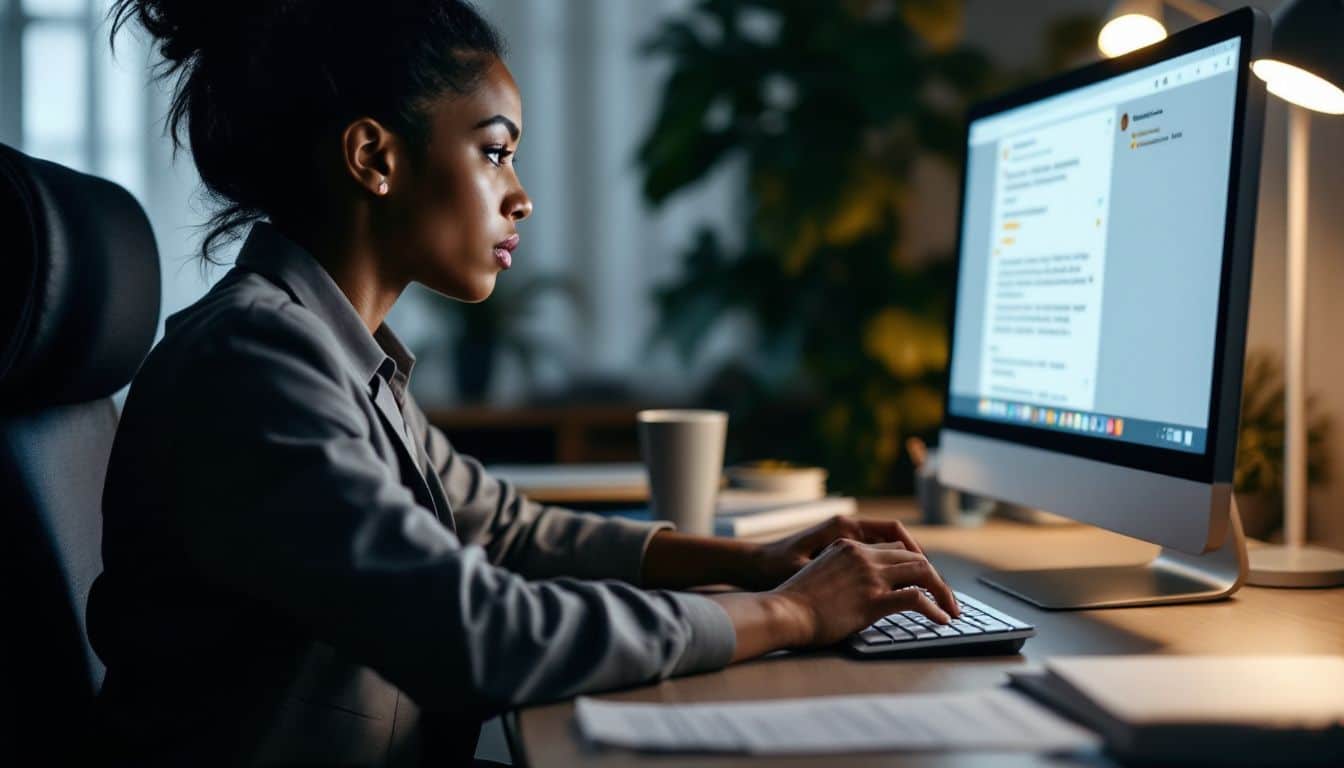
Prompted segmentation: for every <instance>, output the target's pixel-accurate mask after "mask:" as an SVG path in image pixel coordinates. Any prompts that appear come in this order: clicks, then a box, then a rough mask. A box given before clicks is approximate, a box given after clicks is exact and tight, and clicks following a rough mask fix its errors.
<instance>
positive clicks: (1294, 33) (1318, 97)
mask: <svg viewBox="0 0 1344 768" xmlns="http://www.w3.org/2000/svg"><path fill="white" fill-rule="evenodd" d="M1253 68H1254V69H1255V73H1256V74H1257V75H1259V76H1260V78H1261V79H1263V80H1264V81H1265V82H1266V84H1267V85H1268V87H1269V91H1270V92H1271V93H1273V94H1274V95H1276V96H1279V97H1280V98H1283V99H1285V100H1287V101H1291V102H1293V103H1294V104H1298V105H1299V106H1303V107H1306V108H1308V109H1312V110H1315V111H1317V112H1328V113H1331V114H1342V113H1344V0H1289V2H1286V3H1284V4H1283V5H1282V6H1281V7H1280V8H1279V10H1278V11H1276V12H1275V13H1274V45H1273V49H1272V53H1271V54H1270V56H1269V57H1268V58H1266V59H1260V60H1259V61H1256V62H1255V63H1254V65H1253Z"/></svg>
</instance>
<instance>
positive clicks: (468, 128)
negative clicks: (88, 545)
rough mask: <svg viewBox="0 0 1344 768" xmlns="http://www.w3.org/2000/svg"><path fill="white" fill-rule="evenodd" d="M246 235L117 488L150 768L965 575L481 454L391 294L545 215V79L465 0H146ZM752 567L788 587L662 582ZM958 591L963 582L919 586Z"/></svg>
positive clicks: (674, 665)
mask: <svg viewBox="0 0 1344 768" xmlns="http://www.w3.org/2000/svg"><path fill="white" fill-rule="evenodd" d="M112 13H113V18H114V25H113V35H114V36H115V34H116V30H117V29H119V28H120V27H122V26H123V25H125V24H126V23H128V22H131V21H138V22H139V23H140V24H141V25H142V26H143V27H144V28H145V29H147V30H148V32H149V33H150V34H151V35H152V36H153V37H154V38H156V39H157V41H158V46H159V50H160V51H161V53H162V54H163V56H164V57H165V60H166V65H167V68H168V69H167V72H166V73H165V75H166V76H173V77H176V86H177V88H176V92H175V98H174V101H173V104H172V109H171V113H170V129H171V131H172V133H173V135H174V137H175V138H179V137H180V136H181V134H182V133H183V132H185V134H186V136H187V137H188V139H189V144H190V149H191V152H192V157H193V159H194V161H195V163H196V166H197V168H198V169H199V171H200V175H201V178H202V180H203V182H204V185H205V187H206V189H207V190H208V191H209V192H210V193H211V194H212V195H213V197H214V198H215V199H216V200H217V201H218V202H219V203H220V206H221V207H220V208H219V210H218V211H217V212H216V213H215V215H214V216H213V218H212V221H211V224H212V228H211V232H210V234H209V236H208V237H207V238H206V241H205V245H204V251H205V255H206V257H207V258H208V257H209V256H210V254H211V249H212V248H213V247H214V246H215V245H216V244H218V243H219V242H220V241H221V238H223V239H228V238H230V237H236V236H240V235H241V228H242V227H244V226H246V225H251V229H250V232H249V233H248V234H247V236H246V241H245V243H244V245H243V248H242V251H241V254H240V256H239V257H238V262H237V265H236V266H235V267H234V268H233V269H232V270H231V271H230V272H229V273H228V274H227V275H226V276H225V277H224V278H223V279H222V280H221V281H220V282H219V283H218V284H217V285H216V286H214V288H213V289H212V290H211V291H210V292H209V294H208V295H207V296H205V297H204V298H203V299H201V300H200V301H199V302H197V303H196V304H195V305H193V306H192V307H190V308H188V309H186V310H184V311H182V312H180V313H178V314H176V315H174V316H173V317H171V318H169V320H168V322H167V327H166V333H165V335H164V338H163V340H162V341H161V342H160V343H159V345H158V346H157V347H156V348H155V350H154V351H153V352H152V353H151V355H150V356H149V358H148V360H147V361H146V362H145V364H144V366H143V368H142V369H141V371H140V373H139V374H138V376H137V377H136V380H135V382H134V384H133V385H132V388H131V391H130V395H129V397H128V399H127V402H126V407H125V409H124V412H123V416H122V421H121V426H120V428H119V431H118V434H117V440H116V444H115V447H114V449H113V457H112V462H111V465H110V468H109V473H108V479H107V485H106V489H105V494H104V517H105V531H104V561H105V566H106V570H105V573H104V574H103V575H102V576H101V577H100V578H99V580H98V582H97V584H96V586H95V588H94V592H93V594H92V596H91V598H90V607H89V625H90V635H91V639H92V641H93V643H94V646H95V648H96V650H97V651H98V653H99V655H100V656H101V658H102V659H103V660H104V661H105V662H106V664H107V668H108V672H107V679H106V683H105V686H104V691H103V695H102V699H101V705H102V706H101V709H102V715H103V716H102V722H103V724H104V737H105V739H106V744H107V750H108V751H109V752H110V753H111V754H115V755H116V756H117V757H118V758H120V759H123V760H124V761H126V762H130V763H134V764H146V763H152V762H155V761H157V762H162V763H168V764H177V763H190V764H201V763H227V764H240V763H241V764H254V763H273V762H287V763H305V764H336V763H338V764H342V765H365V764H370V765H383V764H394V763H398V764H399V763H401V762H404V761H408V760H409V761H414V760H416V759H420V758H424V757H425V756H427V755H430V756H432V755H436V754H437V755H443V756H446V757H448V758H452V759H457V760H469V759H470V755H471V754H472V750H473V748H474V745H475V739H476V733H477V729H478V726H479V723H480V721H481V720H482V719H483V718H486V717H489V716H491V715H492V714H493V713H497V712H499V711H501V710H504V709H507V708H509V707H513V706H517V705H520V704H525V703H528V702H535V701H542V700H546V699H554V698H561V697H567V696H572V695H574V694H577V693H581V692H584V691H591V690H598V689H603V688H612V687H616V686H623V685H633V684H638V683H646V682H650V681H654V680H657V679H659V678H662V677H664V676H667V675H675V674H683V673H691V672H698V671H702V670H710V669H715V668H718V667H721V666H723V665H725V664H727V663H730V662H733V661H740V660H742V659H748V658H751V657H754V656H758V655H760V654H763V653H766V652H768V651H772V650H775V649H780V648H801V647H808V646H818V645H825V644H828V643H833V642H835V641H837V640H840V639H841V638H843V637H845V636H846V635H847V634H849V633H851V632H853V631H855V630H857V629H859V628H860V627H862V626H864V625H866V624H868V623H869V622H871V621H873V620H875V619H876V618H877V617H879V616H882V615H885V614H889V613H892V612H894V611H898V610H906V609H917V610H920V611H922V612H924V613H925V614H927V615H929V616H931V617H933V618H935V619H937V620H939V621H946V620H947V619H948V616H947V613H946V612H945V611H951V612H955V611H956V608H955V601H954V600H953V599H952V597H951V593H950V591H949V590H948V589H947V587H946V586H945V585H944V584H943V583H942V581H941V580H940V579H939V578H938V576H937V574H936V573H935V572H934V570H933V568H932V567H931V566H930V565H929V563H928V561H927V560H926V559H925V558H924V557H923V555H922V554H921V553H920V551H919V548H918V546H917V545H916V544H915V542H914V541H913V540H911V539H910V538H909V536H908V535H906V534H905V532H904V531H903V530H902V529H901V527H900V526H899V525H898V524H894V523H892V524H879V523H872V522H869V523H859V522H854V521H850V520H836V521H832V522H830V523H827V524H825V525H822V526H819V527H817V528H815V529H813V530H811V531H808V532H806V533H803V534H800V535H798V536H793V537H790V538H788V539H784V540H782V541H778V542H775V543H773V544H769V545H763V546H754V545H750V544H746V543H742V542H736V541H721V540H715V539H708V538H698V537H693V536H685V535H681V534H678V533H676V532H674V531H671V530H668V529H667V528H666V527H665V526H659V525H643V524H635V523H631V522H626V521H619V520H605V519H602V518H599V517H595V516H591V515H585V514H578V513H574V512H569V511H566V510H561V509H556V508H552V507H544V506H541V505H538V504H536V503H533V502H530V501H528V500H527V499H525V498H523V497H521V496H519V495H518V494H517V493H516V492H515V491H514V490H513V489H512V488H511V487H510V486H509V485H508V484H507V483H503V482H500V481H497V480H495V479H494V478H491V477H490V476H489V475H488V474H486V473H485V472H484V471H483V470H482V468H481V466H480V465H479V464H478V463H477V462H475V461H474V460H472V459H470V458H468V457H465V456H462V455H460V454H457V453H456V452H454V450H453V448H452V446H451V445H450V444H449V442H448V440H447V439H446V438H445V437H444V435H443V434H442V433H441V432H440V431H439V430H437V429H435V428H434V427H432V426H430V425H429V424H428V423H427V422H426V420H425V416H424V414H423V413H422V412H421V410H420V409H419V407H418V406H417V405H416V404H415V402H414V400H413V399H412V398H411V396H410V394H409V393H408V391H407V382H408V380H409V377H410V375H411V369H412V367H413V365H414V358H413V357H412V356H411V354H410V353H409V352H408V351H407V350H406V349H405V347H403V346H402V344H401V343H400V342H399V341H398V340H397V337H396V336H395V335H393V333H392V331H391V330H390V329H388V327H387V326H386V325H384V324H383V319H384V317H385V316H386V315H387V312H388V310H389V309H390V308H391V307H392V305H393V303H394V302H395V301H396V300H397V297H398V296H399V295H400V294H401V293H402V291H403V290H404V289H405V288H406V286H407V285H408V284H409V283H411V282H413V281H414V282H418V283H421V284H423V285H426V286H428V287H430V288H431V289H433V290H435V291H438V292H440V293H442V294H445V295H447V296H450V297H452V298H455V299H459V300H462V301H468V302H476V301H482V300H485V299H486V298H487V297H488V296H489V295H490V292H491V290H492V289H493V287H494V285H495V280H496V279H497V278H498V276H499V274H500V272H502V271H504V270H507V269H508V268H509V267H510V265H511V264H512V262H513V256H514V251H515V249H516V248H517V247H518V244H519V239H518V233H517V225H518V223H519V222H520V221H522V220H523V219H525V218H526V217H527V216H528V214H529V213H531V211H532V201H531V200H530V199H528V196H527V193H526V192H525V191H524V189H523V187H522V185H521V184H520V183H519V180H518V177H517V175H516V174H515V172H514V167H513V162H512V158H513V155H514V153H515V152H516V151H517V147H518V142H519V140H520V138H521V135H522V128H523V116H522V104H521V102H520V98H519V93H518V88H517V86H516V85H515V84H514V81H513V78H512V77H511V75H510V74H509V70H508V69H507V67H505V65H504V63H503V61H502V59H501V57H500V44H499V41H498V39H497V38H496V36H495V34H494V32H493V31H492V30H491V29H490V27H489V26H488V25H487V24H486V23H485V22H484V21H483V20H482V19H481V18H480V17H479V16H478V15H477V14H476V12H475V11H474V10H473V9H472V8H471V7H470V6H468V5H466V4H465V3H463V2H460V1H459V0H384V1H383V2H381V3H378V4H375V5H372V6H370V5H368V4H365V3H358V2H354V0H339V1H338V2H332V0H289V1H288V2H279V1H278V0H277V1H275V2H269V3H268V2H261V1H260V0H248V1H247V2H235V3H205V2H199V1H198V0H171V1H170V0H117V2H116V3H115V4H114V7H113V11H112ZM707 583H732V584H737V585H740V586H742V587H744V588H747V589H751V590H760V591H755V592H741V593H733V594H716V595H710V596H701V595H694V594H682V593H676V592H667V591H657V590H666V589H682V588H686V587H691V586H695V585H698V584H707ZM907 586H921V587H924V588H926V589H928V590H930V591H931V592H932V594H934V595H936V596H937V600H938V603H939V604H940V605H941V606H942V607H939V605H935V604H934V603H933V602H931V601H930V600H929V599H928V598H927V597H926V596H925V595H924V593H923V592H922V591H921V590H919V589H901V588H902V587H907Z"/></svg>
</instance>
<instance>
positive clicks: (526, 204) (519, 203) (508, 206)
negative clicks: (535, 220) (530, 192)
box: [503, 184, 532, 221]
mask: <svg viewBox="0 0 1344 768" xmlns="http://www.w3.org/2000/svg"><path fill="white" fill-rule="evenodd" d="M503 213H504V215H505V216H507V217H509V218H510V219H513V220H514V221H522V220H523V219H526V218H527V217H528V216H531V215H532V198H530V197H528V196H527V190H525V189H523V187H522V185H521V184H520V185H518V188H517V189H515V190H514V191H513V192H511V193H510V194H509V195H508V196H506V197H505V198H504V208H503Z"/></svg>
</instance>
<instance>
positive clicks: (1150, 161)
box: [947, 37, 1241, 454]
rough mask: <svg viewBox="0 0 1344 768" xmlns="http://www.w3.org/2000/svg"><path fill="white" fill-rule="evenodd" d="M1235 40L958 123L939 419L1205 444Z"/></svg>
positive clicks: (1187, 448)
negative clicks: (956, 198)
mask: <svg viewBox="0 0 1344 768" xmlns="http://www.w3.org/2000/svg"><path fill="white" fill-rule="evenodd" d="M1240 43H1241V41H1240V38H1239V37H1233V38H1231V39H1229V40H1226V41H1223V42H1219V43H1215V44H1213V45H1210V46H1207V47H1204V48H1201V49H1199V50H1196V51H1193V52H1190V53H1188V54H1185V55H1181V56H1178V57H1175V58H1171V59H1168V60H1165V61H1162V62H1161V63H1158V64H1154V65H1152V66H1149V67H1146V68H1142V69H1138V70H1134V71H1132V72H1128V73H1126V74H1123V75H1119V76H1116V77H1113V78H1111V79H1109V80H1102V81H1100V82H1096V83H1093V84H1091V85H1087V86H1084V87H1080V88H1077V89H1074V90H1072V91H1068V92H1065V93H1061V94H1058V95H1055V96H1051V97H1048V98H1044V99H1041V100H1039V101H1036V102H1033V103H1029V104H1026V105H1022V106H1017V107H1014V108H1011V109H1007V110H1004V111H1001V112H998V113H995V114H990V115H985V116H982V117H980V118H979V119H976V120H974V121H973V122H972V123H971V124H970V126H969V130H968V147H967V165H966V178H965V192H964V200H963V212H962V221H961V227H962V232H961V239H960V243H961V245H960V255H959V266H958V277H957V281H958V284H957V291H958V298H957V302H956V310H955V322H954V325H953V328H954V332H953V338H952V358H951V366H950V382H949V400H948V405H947V407H948V411H949V413H951V414H956V415H959V416H964V417H968V418H973V419H982V420H988V421H996V422H1007V423H1011V424H1016V425H1021V426H1025V427H1029V428H1032V429H1041V430H1055V431H1064V432H1070V433H1075V434H1078V435H1082V436H1087V437H1090V438H1095V439H1098V440H1114V441H1124V442H1128V443H1136V444H1141V445H1147V446H1155V447H1161V448H1167V449H1171V450H1176V451H1184V452H1189V453H1196V454H1202V453H1204V452H1205V450H1206V443H1207V440H1208V436H1209V435H1208V428H1209V418H1210V398H1211V396H1212V388H1213V385H1214V370H1213V368H1214V350H1215V334H1216V333H1217V329H1218V301H1219V290H1220V286H1221V279H1222V275H1223V262H1224V260H1223V252H1224V243H1225V232H1224V229H1225V227H1226V226H1227V206H1228V190H1229V179H1228V174H1229V173H1230V170H1229V169H1230V168H1231V167H1232V165H1233V164H1232V163H1231V162H1230V157H1231V153H1232V144H1233V128H1234V123H1235V110H1236V101H1237V83H1238V80H1237V77H1238V71H1237V67H1238V61H1239V58H1240V57H1239V53H1240V51H1239V46H1240Z"/></svg>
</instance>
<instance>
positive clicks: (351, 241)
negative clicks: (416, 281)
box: [276, 224, 409, 333]
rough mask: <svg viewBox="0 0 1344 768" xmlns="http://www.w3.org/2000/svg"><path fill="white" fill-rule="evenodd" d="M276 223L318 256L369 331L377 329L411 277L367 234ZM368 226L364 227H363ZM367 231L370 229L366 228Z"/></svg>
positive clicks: (295, 240) (318, 259)
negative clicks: (393, 265) (396, 267)
mask: <svg viewBox="0 0 1344 768" xmlns="http://www.w3.org/2000/svg"><path fill="white" fill-rule="evenodd" d="M276 227H277V228H278V229H280V231H281V232H282V233H283V234H284V235H285V236H286V237H289V238H290V239H291V240H293V241H294V242H296V243H298V244H299V245H301V246H303V247H304V248H305V249H307V251H308V252H309V253H310V254H312V255H313V258H315V259H317V261H318V263H320V264H321V265H322V267H323V269H325V270H327V273H328V274H330V275H331V278H332V280H334V281H335V282H336V285H337V286H338V287H339V288H340V289H341V293H344V294H345V297H346V298H347V299H349V301H350V304H351V306H353V307H354V308H355V312H356V313H357V314H358V315H359V317H360V319H361V320H363V321H364V326H365V327H366V328H368V329H369V333H373V332H374V331H377V330H378V328H379V326H381V325H382V324H383V320H384V319H385V318H386V317H387V313H388V312H390V311H391V310H392V305H393V304H396V303H397V299H398V298H399V297H400V296H401V293H402V291H404V290H406V286H407V284H408V283H409V281H407V280H405V279H402V278H401V277H399V276H398V275H397V273H396V270H394V269H392V268H391V265H390V264H388V263H386V258H385V256H384V255H383V254H381V252H380V251H379V249H378V248H376V247H374V246H373V243H372V240H371V239H370V238H368V237H366V236H365V237H361V236H359V234H357V233H355V232H341V231H337V230H334V229H331V228H327V229H323V228H322V227H311V228H309V227H300V228H290V227H285V226H282V225H280V224H277V225H276ZM360 229H365V228H360ZM365 232H367V229H365Z"/></svg>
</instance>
